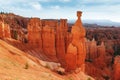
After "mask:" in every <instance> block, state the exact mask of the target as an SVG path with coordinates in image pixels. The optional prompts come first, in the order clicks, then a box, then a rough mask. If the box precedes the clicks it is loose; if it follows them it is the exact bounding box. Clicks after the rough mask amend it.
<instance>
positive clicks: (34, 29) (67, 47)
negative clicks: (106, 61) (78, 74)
mask: <svg viewBox="0 0 120 80" xmlns="http://www.w3.org/2000/svg"><path fill="white" fill-rule="evenodd" d="M81 14H82V12H79V11H78V12H77V16H78V19H77V21H76V22H75V24H74V26H73V28H72V32H71V33H69V32H68V25H67V20H66V19H60V21H56V20H55V21H45V20H40V19H37V18H31V19H30V21H29V22H28V44H30V45H31V46H33V47H37V48H39V49H41V51H42V52H43V53H44V54H45V55H47V56H48V57H49V58H51V59H52V58H53V56H56V57H57V59H58V62H60V63H61V65H62V67H64V68H65V69H66V71H68V72H69V71H72V70H75V69H76V68H81V69H82V71H84V64H85V57H86V48H85V29H84V27H83V26H82V22H81V19H80V17H81ZM71 50H73V52H72V51H71ZM74 51H75V52H74ZM73 56H74V57H73Z"/></svg>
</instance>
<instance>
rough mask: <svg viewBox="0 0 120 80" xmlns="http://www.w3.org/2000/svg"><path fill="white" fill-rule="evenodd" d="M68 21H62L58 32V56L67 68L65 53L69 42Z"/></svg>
mask: <svg viewBox="0 0 120 80" xmlns="http://www.w3.org/2000/svg"><path fill="white" fill-rule="evenodd" d="M67 27H68V26H67V20H66V19H60V25H58V26H57V30H56V52H57V53H56V56H57V58H58V60H59V62H60V63H61V65H62V66H63V67H65V65H66V63H65V53H66V46H67V44H66V42H67Z"/></svg>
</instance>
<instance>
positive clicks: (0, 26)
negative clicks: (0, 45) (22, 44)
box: [0, 17, 11, 38]
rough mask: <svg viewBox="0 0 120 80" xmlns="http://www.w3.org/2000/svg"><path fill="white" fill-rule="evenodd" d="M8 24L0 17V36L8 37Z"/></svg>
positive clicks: (9, 35)
mask: <svg viewBox="0 0 120 80" xmlns="http://www.w3.org/2000/svg"><path fill="white" fill-rule="evenodd" d="M10 37H11V34H10V26H9V25H8V24H5V23H4V20H3V18H2V17H1V18H0V38H10Z"/></svg>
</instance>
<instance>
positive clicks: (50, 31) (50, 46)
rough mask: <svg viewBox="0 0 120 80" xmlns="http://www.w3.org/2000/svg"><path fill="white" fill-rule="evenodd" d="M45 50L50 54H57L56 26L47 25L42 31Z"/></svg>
mask: <svg viewBox="0 0 120 80" xmlns="http://www.w3.org/2000/svg"><path fill="white" fill-rule="evenodd" d="M42 40H43V41H42V42H43V52H44V53H45V54H46V55H49V56H56V50H55V31H54V28H52V27H50V26H48V25H46V26H45V27H43V31H42Z"/></svg>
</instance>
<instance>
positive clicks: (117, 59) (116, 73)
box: [113, 56, 120, 80]
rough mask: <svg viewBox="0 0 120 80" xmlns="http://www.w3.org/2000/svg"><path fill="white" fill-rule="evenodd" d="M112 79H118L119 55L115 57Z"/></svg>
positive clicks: (119, 76)
mask: <svg viewBox="0 0 120 80" xmlns="http://www.w3.org/2000/svg"><path fill="white" fill-rule="evenodd" d="M113 67H114V73H113V74H114V75H113V80H120V56H116V57H115V61H114V66H113Z"/></svg>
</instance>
